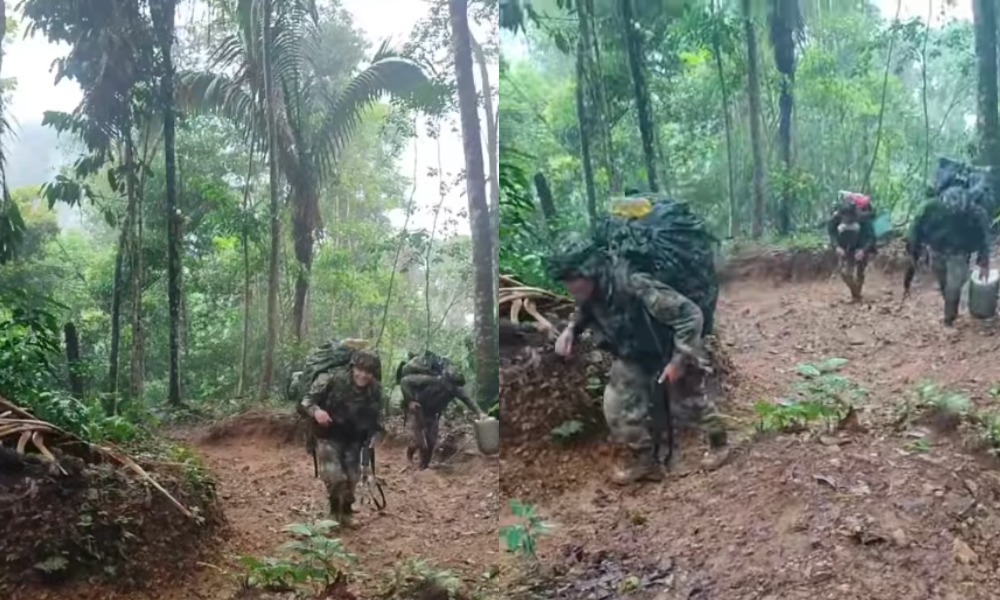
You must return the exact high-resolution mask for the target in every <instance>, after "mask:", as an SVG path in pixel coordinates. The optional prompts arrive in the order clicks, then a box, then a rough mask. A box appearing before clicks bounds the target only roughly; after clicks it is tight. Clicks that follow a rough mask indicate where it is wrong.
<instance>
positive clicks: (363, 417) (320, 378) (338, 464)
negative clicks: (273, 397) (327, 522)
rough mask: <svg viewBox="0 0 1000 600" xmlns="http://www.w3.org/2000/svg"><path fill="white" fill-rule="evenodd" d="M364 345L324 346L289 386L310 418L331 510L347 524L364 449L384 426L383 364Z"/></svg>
mask: <svg viewBox="0 0 1000 600" xmlns="http://www.w3.org/2000/svg"><path fill="white" fill-rule="evenodd" d="M361 345H362V344H359V343H352V342H350V341H346V342H337V341H335V340H334V341H331V342H329V343H327V344H324V345H323V346H320V347H319V348H317V349H316V350H314V351H313V352H312V354H310V356H309V358H308V359H307V360H306V365H305V369H304V370H303V371H301V372H299V373H296V374H295V375H294V376H293V382H292V385H291V386H290V387H289V395H290V396H291V399H293V400H296V401H297V402H298V406H297V409H298V411H299V414H300V415H302V416H304V417H305V418H307V419H308V420H309V426H310V430H309V436H308V440H309V441H308V449H309V451H310V453H311V454H312V455H313V460H314V461H315V464H316V470H317V475H318V476H319V477H320V479H322V480H323V483H324V485H325V486H326V490H327V496H328V497H329V501H330V514H331V515H332V516H333V517H334V518H335V519H336V520H337V521H339V522H340V523H344V524H348V523H349V522H350V519H351V517H352V516H353V513H354V502H355V499H356V498H355V488H356V487H357V485H358V482H359V481H360V480H361V476H362V473H361V461H362V454H363V453H364V452H365V451H366V450H367V449H369V448H370V447H371V444H372V442H373V439H374V437H375V436H376V435H377V434H378V433H380V432H381V431H382V406H383V397H382V386H381V383H380V381H379V380H380V378H381V375H382V363H381V361H380V360H379V358H378V356H376V355H375V354H372V353H370V352H367V351H365V350H363V349H361V348H360V346H361Z"/></svg>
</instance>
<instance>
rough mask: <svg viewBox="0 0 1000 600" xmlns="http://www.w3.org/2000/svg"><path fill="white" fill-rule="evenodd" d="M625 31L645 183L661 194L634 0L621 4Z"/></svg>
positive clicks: (652, 190)
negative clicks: (640, 137)
mask: <svg viewBox="0 0 1000 600" xmlns="http://www.w3.org/2000/svg"><path fill="white" fill-rule="evenodd" d="M621 8H622V27H623V28H624V34H625V36H624V37H625V47H626V50H627V54H628V68H629V72H630V73H631V75H632V95H633V96H635V108H636V111H637V112H638V117H639V133H640V135H641V136H642V154H643V156H644V157H645V159H646V180H647V181H648V183H649V191H651V192H658V191H660V187H659V182H658V179H657V174H656V134H655V132H654V131H653V115H652V111H651V107H650V102H649V89H648V88H647V87H646V73H645V64H644V60H643V54H642V52H643V50H642V37H641V36H642V34H641V33H640V32H639V31H638V30H637V29H636V26H635V25H636V24H635V18H634V17H633V11H632V0H621Z"/></svg>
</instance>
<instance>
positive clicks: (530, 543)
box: [500, 500, 551, 558]
mask: <svg viewBox="0 0 1000 600" xmlns="http://www.w3.org/2000/svg"><path fill="white" fill-rule="evenodd" d="M510 510H511V512H512V513H514V516H515V517H518V518H519V519H520V522H519V523H517V524H515V525H509V526H507V527H504V528H502V529H501V530H500V536H501V537H503V539H504V542H505V543H506V545H507V552H513V553H515V554H519V555H521V556H524V557H527V558H535V556H536V551H537V549H538V542H537V536H539V535H545V534H546V533H548V532H549V530H550V529H551V526H550V525H549V523H547V522H545V521H544V520H542V518H541V517H540V516H538V515H537V514H535V507H534V506H533V505H531V504H523V503H521V502H520V501H519V500H511V501H510Z"/></svg>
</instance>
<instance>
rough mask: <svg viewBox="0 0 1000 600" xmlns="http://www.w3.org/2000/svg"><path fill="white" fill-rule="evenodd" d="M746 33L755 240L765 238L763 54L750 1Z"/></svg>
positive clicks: (745, 11) (745, 10) (745, 1)
mask: <svg viewBox="0 0 1000 600" xmlns="http://www.w3.org/2000/svg"><path fill="white" fill-rule="evenodd" d="M743 31H744V35H745V37H746V45H747V101H748V104H749V109H750V110H749V111H748V112H749V115H748V116H749V117H750V149H751V153H752V154H753V221H752V226H751V229H750V234H751V235H752V236H753V238H754V239H759V238H760V237H761V236H762V235H764V205H765V193H766V192H765V190H766V184H765V181H764V137H763V126H762V125H761V100H760V56H759V54H760V51H759V49H758V47H757V31H756V30H755V28H754V23H753V14H752V11H751V1H750V0H743Z"/></svg>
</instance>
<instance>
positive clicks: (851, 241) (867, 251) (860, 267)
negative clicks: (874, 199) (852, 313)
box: [827, 191, 876, 302]
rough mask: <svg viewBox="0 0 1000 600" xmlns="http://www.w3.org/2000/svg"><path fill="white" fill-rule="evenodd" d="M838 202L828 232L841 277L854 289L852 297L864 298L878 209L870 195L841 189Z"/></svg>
mask: <svg viewBox="0 0 1000 600" xmlns="http://www.w3.org/2000/svg"><path fill="white" fill-rule="evenodd" d="M838 196H839V198H838V200H839V201H838V205H837V208H836V209H835V210H834V211H833V215H831V216H830V220H829V221H827V233H828V234H829V235H830V242H831V244H833V248H834V250H835V251H836V252H837V259H838V262H839V266H840V277H841V278H842V279H843V280H844V283H846V284H847V288H848V289H849V290H850V291H851V300H852V301H853V302H859V301H860V300H861V288H862V286H864V284H865V268H866V267H867V266H868V260H869V259H870V258H871V256H872V254H874V253H875V242H876V239H875V228H874V219H875V210H874V208H872V204H871V198H869V197H868V196H865V195H863V194H857V193H854V192H844V191H841V192H840V193H839V194H838Z"/></svg>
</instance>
